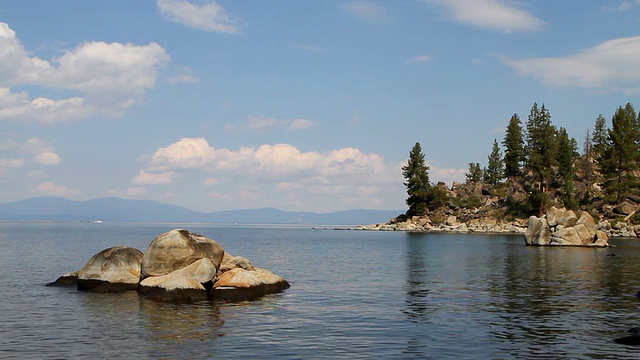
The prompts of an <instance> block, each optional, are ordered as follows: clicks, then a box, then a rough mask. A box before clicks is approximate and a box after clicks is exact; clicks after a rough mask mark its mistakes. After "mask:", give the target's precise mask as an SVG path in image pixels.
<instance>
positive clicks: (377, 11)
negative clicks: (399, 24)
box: [340, 1, 389, 24]
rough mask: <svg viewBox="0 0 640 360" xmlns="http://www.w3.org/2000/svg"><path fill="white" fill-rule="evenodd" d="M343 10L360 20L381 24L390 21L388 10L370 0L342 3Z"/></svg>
mask: <svg viewBox="0 0 640 360" xmlns="http://www.w3.org/2000/svg"><path fill="white" fill-rule="evenodd" d="M340 7H341V8H342V10H343V11H345V12H346V13H348V14H349V15H351V16H353V17H355V18H356V19H358V20H360V21H364V22H367V23H371V24H380V23H385V22H387V21H389V16H388V15H387V10H386V9H385V8H384V7H383V6H380V5H378V4H376V3H374V2H370V1H349V2H345V3H343V4H342V5H340Z"/></svg>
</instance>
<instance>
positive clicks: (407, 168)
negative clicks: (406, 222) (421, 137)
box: [402, 142, 432, 216]
mask: <svg viewBox="0 0 640 360" xmlns="http://www.w3.org/2000/svg"><path fill="white" fill-rule="evenodd" d="M428 171H429V166H427V165H426V164H425V162H424V154H423V153H422V147H421V146H420V143H419V142H416V143H415V145H414V146H413V148H412V149H411V152H410V153H409V160H408V161H407V164H406V165H404V166H403V167H402V175H403V176H404V178H405V179H406V182H404V185H405V186H406V187H407V195H408V197H407V200H406V204H407V205H408V206H409V210H407V215H409V216H414V215H424V214H425V213H426V212H427V205H428V202H429V196H430V192H431V187H432V186H431V183H430V182H429V172H428Z"/></svg>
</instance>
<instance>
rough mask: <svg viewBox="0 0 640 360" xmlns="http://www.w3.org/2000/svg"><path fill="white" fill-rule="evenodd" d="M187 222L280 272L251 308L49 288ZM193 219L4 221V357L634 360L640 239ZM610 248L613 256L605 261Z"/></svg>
mask: <svg viewBox="0 0 640 360" xmlns="http://www.w3.org/2000/svg"><path fill="white" fill-rule="evenodd" d="M175 227H182V228H187V229H189V230H191V231H195V232H199V233H201V234H203V235H206V236H208V237H211V238H213V239H216V240H217V241H218V242H220V244H221V245H222V246H223V247H224V248H225V249H226V250H227V251H229V252H230V253H232V254H234V255H242V256H245V257H247V258H249V259H250V260H252V261H253V262H254V264H256V265H257V266H261V267H266V268H269V269H271V270H273V271H274V272H275V273H277V274H279V275H282V276H283V277H285V278H286V279H287V280H289V281H290V282H291V284H292V287H291V288H290V289H289V290H286V291H285V292H283V293H280V294H275V295H271V296H267V297H265V298H262V299H260V300H257V301H253V302H241V303H225V302H201V303H194V304H165V303H157V302H153V301H148V300H144V299H141V298H139V297H138V295H137V294H136V293H135V292H128V293H123V294H90V293H80V292H77V291H75V290H74V289H69V288H49V287H45V286H44V284H45V283H47V282H49V281H52V280H54V279H55V278H56V277H58V276H59V275H62V274H63V273H65V272H68V271H71V270H76V269H79V268H81V267H82V266H83V265H84V263H85V262H86V261H87V260H88V259H89V258H90V257H91V256H92V255H93V254H95V253H97V252H99V251H100V250H103V249H105V248H107V247H111V246H115V245H128V246H133V247H136V248H138V249H140V250H143V251H144V250H145V249H146V246H147V245H148V244H149V242H150V241H151V240H152V239H153V238H154V237H155V236H157V235H159V234H160V233H162V232H164V231H167V230H170V229H172V228H175ZM611 242H612V243H613V244H616V245H617V247H616V248H614V249H581V248H535V247H525V246H523V243H524V242H523V241H522V238H521V237H520V236H500V235H492V236H489V235H450V234H447V235H445V234H412V233H402V232H362V231H332V230H313V229H309V228H283V227H224V226H206V225H202V224H195V225H194V224H191V225H176V224H75V223H74V224H70V223H19V222H18V223H11V222H6V223H0V247H1V248H2V251H1V252H0V275H1V276H0V292H1V293H2V300H0V314H1V315H0V316H1V320H2V321H0V358H3V359H11V358H15V359H24V358H37V359H45V358H52V359H53V358H149V359H156V358H260V359H264V358H272V359H276V358H277V359H280V358H301V359H308V358H381V359H392V358H398V359H402V358H433V359H443V358H456V359H460V358H474V359H475V358H494V359H495V358H527V359H530V358H543V359H549V358H567V359H576V358H584V359H595V358H597V359H602V358H611V359H624V358H628V359H635V358H638V357H640V347H639V348H635V347H628V346H623V345H618V344H615V343H613V342H612V340H613V339H614V338H616V337H620V336H624V335H626V333H625V331H626V330H627V329H628V328H630V327H633V326H639V325H640V321H639V318H638V311H639V306H640V300H638V299H636V297H635V293H636V291H637V290H638V289H640V284H639V282H640V279H639V278H638V276H637V274H638V271H639V270H640V240H635V239H627V240H622V239H614V240H612V241H611ZM613 254H615V256H611V255H613Z"/></svg>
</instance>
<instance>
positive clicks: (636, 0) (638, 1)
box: [602, 0, 640, 11]
mask: <svg viewBox="0 0 640 360" xmlns="http://www.w3.org/2000/svg"><path fill="white" fill-rule="evenodd" d="M639 5H640V0H631V1H629V0H626V1H622V2H620V3H619V4H618V5H615V6H604V7H603V8H602V10H603V11H627V10H630V9H632V8H634V7H636V6H639Z"/></svg>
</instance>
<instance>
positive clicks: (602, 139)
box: [591, 114, 608, 161]
mask: <svg viewBox="0 0 640 360" xmlns="http://www.w3.org/2000/svg"><path fill="white" fill-rule="evenodd" d="M607 138H608V129H607V120H606V119H605V118H604V116H602V114H600V115H598V118H597V119H596V123H595V125H594V126H593V133H592V134H591V143H592V144H593V154H594V159H596V160H598V161H600V157H601V156H602V155H604V153H605V152H606V151H607Z"/></svg>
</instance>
